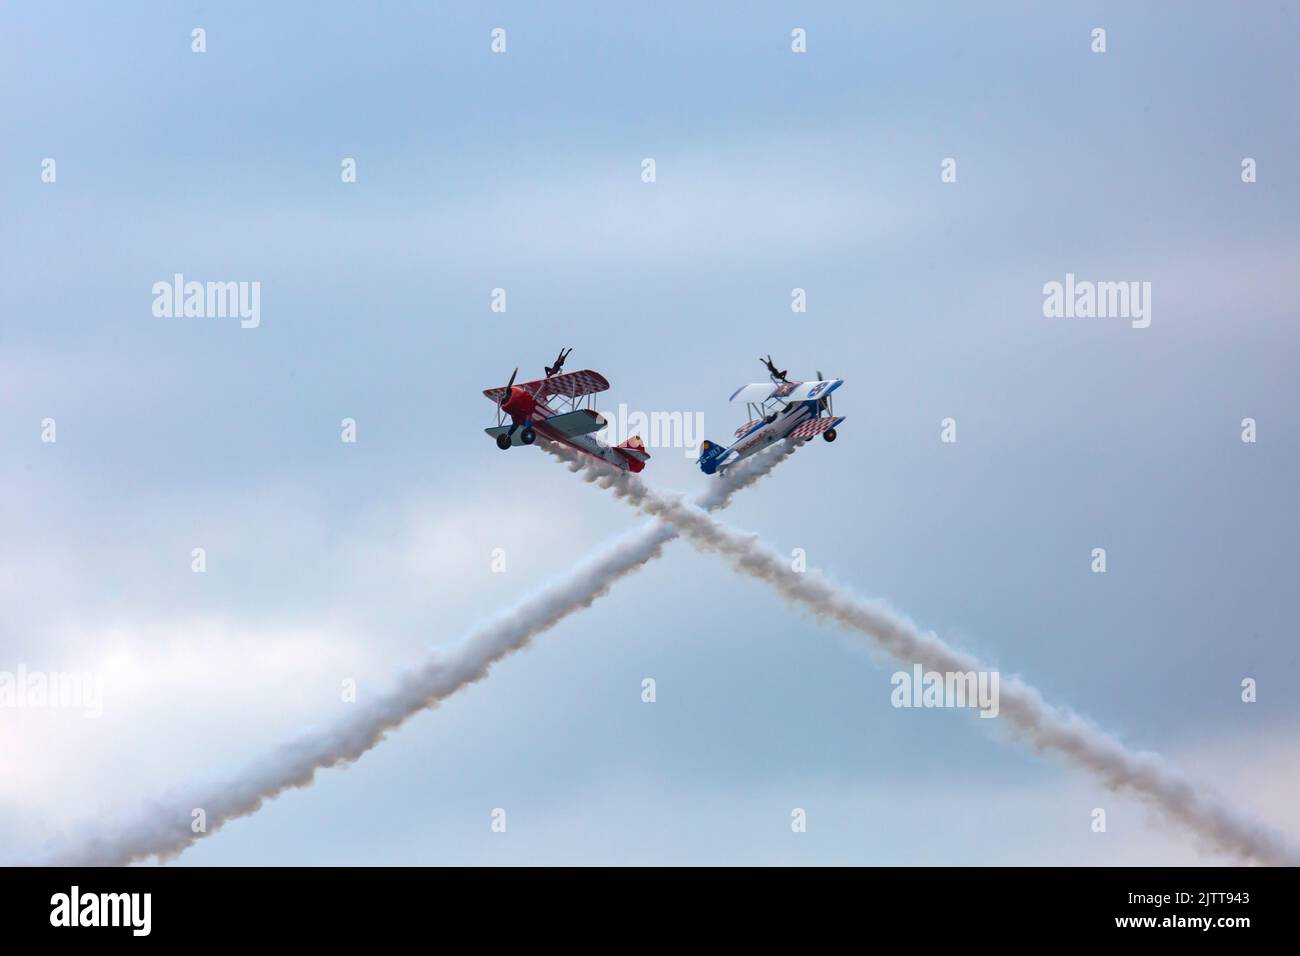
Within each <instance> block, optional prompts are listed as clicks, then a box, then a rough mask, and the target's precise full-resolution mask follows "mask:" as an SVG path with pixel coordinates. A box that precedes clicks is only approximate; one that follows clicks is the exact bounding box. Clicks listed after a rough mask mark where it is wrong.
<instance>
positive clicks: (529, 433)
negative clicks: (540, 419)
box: [519, 428, 537, 445]
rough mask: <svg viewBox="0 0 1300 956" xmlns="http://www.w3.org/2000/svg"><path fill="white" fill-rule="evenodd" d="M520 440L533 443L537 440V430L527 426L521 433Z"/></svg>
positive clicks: (527, 443)
mask: <svg viewBox="0 0 1300 956" xmlns="http://www.w3.org/2000/svg"><path fill="white" fill-rule="evenodd" d="M519 440H520V441H521V442H523V443H524V444H525V445H531V444H532V443H533V442H535V441H537V432H535V431H533V430H532V429H531V428H525V429H524V430H523V431H522V432H521V433H520V435H519Z"/></svg>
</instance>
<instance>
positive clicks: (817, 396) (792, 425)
mask: <svg viewBox="0 0 1300 956" xmlns="http://www.w3.org/2000/svg"><path fill="white" fill-rule="evenodd" d="M759 361H760V362H762V363H763V364H764V365H766V366H767V371H768V374H769V375H770V376H771V378H772V381H771V382H770V383H768V382H758V383H755V384H753V385H744V386H741V387H740V388H738V389H736V391H735V392H734V393H732V396H731V401H733V402H744V403H745V407H746V408H747V409H749V418H750V420H749V421H747V422H745V424H743V425H741V426H740V427H739V428H737V429H736V435H735V438H736V440H735V443H734V444H733V445H732V446H731V447H730V448H728V447H725V446H723V445H720V444H718V443H717V442H713V441H706V442H704V443H703V444H701V445H700V458H699V461H698V464H699V466H700V470H701V471H702V472H704V473H705V474H706V475H712V474H714V473H715V472H716V473H718V474H722V472H724V471H726V470H727V469H728V468H729V467H731V466H732V465H734V464H735V463H736V462H738V461H740V460H741V459H742V458H748V457H749V456H750V455H752V454H754V452H756V451H761V450H762V449H764V448H766V447H767V446H768V445H771V444H772V443H773V442H775V441H779V440H780V439H782V438H789V439H791V440H793V441H802V440H806V439H809V438H812V437H813V436H814V435H818V434H820V435H821V436H822V438H824V439H826V440H827V441H834V440H835V435H836V432H835V426H837V425H838V424H839V423H840V422H842V421H844V418H843V416H841V417H839V418H836V417H835V408H834V406H833V405H832V404H831V392H833V391H835V390H836V389H837V388H839V387H840V386H841V385H843V384H844V379H842V378H832V379H823V378H822V373H821V372H818V373H817V381H815V382H791V381H790V380H789V379H787V378H786V377H785V376H786V373H785V372H784V371H782V370H780V369H778V368H777V367H776V363H775V362H773V361H772V356H771V355H769V356H768V357H767V358H766V359H759Z"/></svg>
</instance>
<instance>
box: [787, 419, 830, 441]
mask: <svg viewBox="0 0 1300 956" xmlns="http://www.w3.org/2000/svg"><path fill="white" fill-rule="evenodd" d="M842 421H844V417H843V416H840V417H839V418H813V419H810V420H809V421H806V422H804V423H803V424H802V425H800V426H799V427H797V428H796V429H795V430H794V431H792V432H790V434H788V435H786V436H785V437H786V438H789V439H791V440H792V441H799V440H801V439H805V438H813V437H815V436H817V435H820V434H821V433H822V432H824V431H826V429H828V428H834V427H835V426H836V425H838V424H839V423H840V422H842Z"/></svg>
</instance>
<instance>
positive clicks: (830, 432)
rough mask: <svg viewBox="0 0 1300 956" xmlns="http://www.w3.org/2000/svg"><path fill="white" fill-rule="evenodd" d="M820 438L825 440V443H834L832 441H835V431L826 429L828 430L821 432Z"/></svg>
mask: <svg viewBox="0 0 1300 956" xmlns="http://www.w3.org/2000/svg"><path fill="white" fill-rule="evenodd" d="M822 438H825V439H826V440H827V441H834V440H835V429H833V428H828V429H826V431H824V432H822Z"/></svg>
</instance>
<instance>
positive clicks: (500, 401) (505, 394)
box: [497, 366, 521, 438]
mask: <svg viewBox="0 0 1300 956" xmlns="http://www.w3.org/2000/svg"><path fill="white" fill-rule="evenodd" d="M518 375H519V368H518V366H516V367H515V370H514V371H513V372H511V373H510V381H508V382H506V387H505V388H504V389H502V390H501V394H500V395H498V396H497V414H501V407H502V406H503V405H505V403H506V399H507V398H508V397H509V396H510V389H512V388H513V387H514V384H515V378H516V376H518ZM520 424H521V423H520V422H512V423H511V425H510V431H508V432H506V434H507V435H508V436H510V437H511V438H513V437H514V434H515V431H516V430H517V429H518V428H519V426H520Z"/></svg>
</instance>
